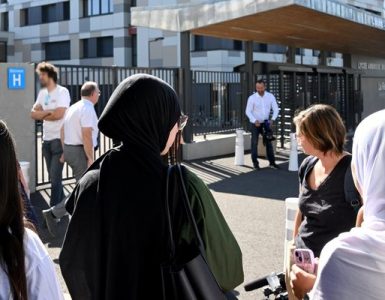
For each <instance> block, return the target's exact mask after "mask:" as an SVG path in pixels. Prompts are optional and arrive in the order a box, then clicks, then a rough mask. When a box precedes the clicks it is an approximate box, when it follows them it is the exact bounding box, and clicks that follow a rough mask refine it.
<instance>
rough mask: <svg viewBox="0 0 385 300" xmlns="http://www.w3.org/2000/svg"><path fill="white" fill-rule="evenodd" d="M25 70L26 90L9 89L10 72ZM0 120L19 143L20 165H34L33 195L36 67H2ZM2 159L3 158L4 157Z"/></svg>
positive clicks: (32, 185) (31, 171) (33, 170)
mask: <svg viewBox="0 0 385 300" xmlns="http://www.w3.org/2000/svg"><path fill="white" fill-rule="evenodd" d="M12 67H13V68H20V69H24V72H25V73H24V74H25V87H24V88H21V89H9V87H8V68H12ZM0 78H1V81H0V89H1V93H0V119H1V120H3V121H4V122H5V123H7V126H8V128H9V129H10V131H11V132H12V135H13V137H14V139H15V141H16V152H17V158H18V160H19V161H28V162H30V169H29V178H30V181H29V185H30V189H31V192H34V191H35V187H36V134H35V122H34V121H33V120H32V119H31V117H30V111H31V107H32V105H33V103H34V101H35V73H34V65H32V64H6V63H2V64H0ZM0 155H1V154H0Z"/></svg>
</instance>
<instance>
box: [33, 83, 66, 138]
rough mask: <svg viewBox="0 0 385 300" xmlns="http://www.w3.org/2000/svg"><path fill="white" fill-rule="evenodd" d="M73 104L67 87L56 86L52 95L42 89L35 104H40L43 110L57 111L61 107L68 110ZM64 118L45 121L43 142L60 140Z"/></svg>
mask: <svg viewBox="0 0 385 300" xmlns="http://www.w3.org/2000/svg"><path fill="white" fill-rule="evenodd" d="M70 103H71V98H70V93H69V92H68V90H67V89H66V88H65V87H62V86H61V85H56V88H55V89H54V90H53V91H51V92H50V93H49V92H48V90H47V89H46V88H44V89H41V90H40V92H39V94H38V96H37V99H36V103H35V104H40V105H41V106H42V107H43V110H55V109H57V108H59V107H64V108H68V107H69V106H70ZM63 121H64V118H62V119H60V120H56V121H46V120H44V121H43V140H44V141H52V140H54V139H60V129H61V127H62V126H63Z"/></svg>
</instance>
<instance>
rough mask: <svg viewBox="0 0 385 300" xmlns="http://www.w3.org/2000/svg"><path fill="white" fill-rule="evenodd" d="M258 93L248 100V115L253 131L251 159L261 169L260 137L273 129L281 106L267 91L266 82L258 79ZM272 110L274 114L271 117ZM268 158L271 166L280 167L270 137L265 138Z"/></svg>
mask: <svg viewBox="0 0 385 300" xmlns="http://www.w3.org/2000/svg"><path fill="white" fill-rule="evenodd" d="M256 91H257V92H256V93H254V94H252V95H251V96H250V97H249V99H248V100H247V107H246V115H247V117H248V118H249V121H250V131H251V159H252V161H253V165H254V168H255V169H256V170H259V169H260V168H259V163H258V139H259V135H260V134H261V135H262V136H263V135H264V133H265V134H266V133H267V132H269V131H271V126H272V125H273V122H274V121H275V120H276V119H277V117H278V113H279V108H278V104H277V100H276V99H275V97H274V95H273V94H271V93H269V92H268V91H266V86H265V82H264V81H263V80H258V81H257V83H256ZM271 111H273V115H272V117H271V118H270V114H271ZM264 142H265V146H266V154H267V158H268V160H269V162H270V167H271V168H273V169H279V166H278V165H277V164H276V163H275V155H274V149H273V145H272V142H271V140H270V139H267V138H265V140H264Z"/></svg>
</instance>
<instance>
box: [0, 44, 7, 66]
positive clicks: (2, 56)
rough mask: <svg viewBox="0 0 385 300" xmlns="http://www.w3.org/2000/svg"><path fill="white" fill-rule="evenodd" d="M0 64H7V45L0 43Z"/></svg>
mask: <svg viewBox="0 0 385 300" xmlns="http://www.w3.org/2000/svg"><path fill="white" fill-rule="evenodd" d="M0 62H7V43H6V42H0Z"/></svg>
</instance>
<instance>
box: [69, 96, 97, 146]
mask: <svg viewBox="0 0 385 300" xmlns="http://www.w3.org/2000/svg"><path fill="white" fill-rule="evenodd" d="M82 128H92V143H93V146H94V147H96V146H97V145H98V133H99V130H98V117H97V115H96V112H95V108H94V105H93V103H92V102H91V101H90V100H87V99H84V98H83V99H82V100H80V101H78V102H77V103H75V104H74V105H72V106H71V107H70V108H69V109H68V111H67V113H66V115H65V117H64V144H66V145H75V146H76V145H83V144H84V142H83V136H82Z"/></svg>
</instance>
